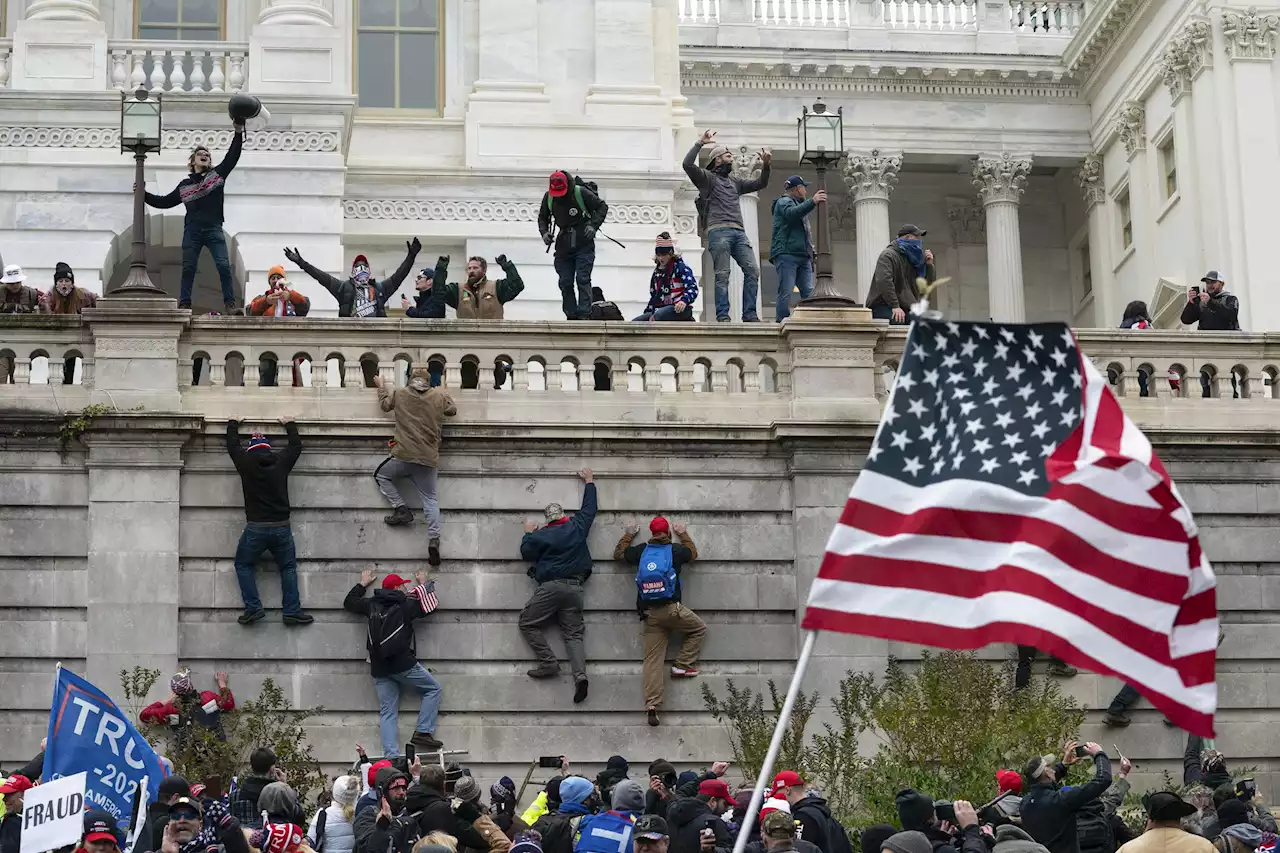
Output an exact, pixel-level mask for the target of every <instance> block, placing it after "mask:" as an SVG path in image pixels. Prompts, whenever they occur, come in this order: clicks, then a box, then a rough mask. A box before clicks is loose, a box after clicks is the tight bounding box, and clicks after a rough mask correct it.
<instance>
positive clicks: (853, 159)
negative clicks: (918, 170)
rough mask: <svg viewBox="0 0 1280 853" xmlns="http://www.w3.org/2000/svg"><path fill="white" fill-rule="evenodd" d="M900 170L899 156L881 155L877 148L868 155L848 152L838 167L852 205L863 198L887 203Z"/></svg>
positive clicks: (900, 160)
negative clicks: (881, 200)
mask: <svg viewBox="0 0 1280 853" xmlns="http://www.w3.org/2000/svg"><path fill="white" fill-rule="evenodd" d="M901 170H902V157H901V156H900V155H896V154H881V153H880V149H878V148H873V149H872V150H871V152H870V153H869V154H855V153H852V152H850V153H849V155H848V156H847V157H845V158H844V164H843V165H842V166H841V167H840V172H841V174H843V175H844V183H845V186H847V187H848V188H849V198H850V199H851V201H852V202H853V203H854V204H856V203H857V202H859V201H862V200H863V199H865V198H877V199H883V200H885V201H888V200H889V196H890V195H891V194H892V193H893V185H894V184H896V183H897V182H898V172H899V171H901Z"/></svg>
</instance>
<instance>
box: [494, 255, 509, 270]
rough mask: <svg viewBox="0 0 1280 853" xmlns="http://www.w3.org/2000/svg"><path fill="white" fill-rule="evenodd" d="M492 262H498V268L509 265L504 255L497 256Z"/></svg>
mask: <svg viewBox="0 0 1280 853" xmlns="http://www.w3.org/2000/svg"><path fill="white" fill-rule="evenodd" d="M494 260H495V261H497V262H498V266H500V267H506V265H507V264H508V263H510V261H508V260H507V256H506V255H498V257H496V258H494Z"/></svg>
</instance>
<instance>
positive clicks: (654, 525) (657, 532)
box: [649, 515, 671, 536]
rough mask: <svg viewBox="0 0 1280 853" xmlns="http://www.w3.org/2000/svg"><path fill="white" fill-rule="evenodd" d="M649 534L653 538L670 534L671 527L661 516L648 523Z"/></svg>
mask: <svg viewBox="0 0 1280 853" xmlns="http://www.w3.org/2000/svg"><path fill="white" fill-rule="evenodd" d="M649 532H650V533H652V534H653V535H654V536H661V535H662V534H663V533H670V532H671V525H670V524H668V523H667V520H666V519H665V518H663V517H662V516H660V515H659V516H655V517H654V519H653V521H651V522H649Z"/></svg>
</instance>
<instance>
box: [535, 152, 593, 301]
mask: <svg viewBox="0 0 1280 853" xmlns="http://www.w3.org/2000/svg"><path fill="white" fill-rule="evenodd" d="M608 215H609V205H607V204H605V202H604V199H602V198H600V196H599V195H598V194H597V192H596V187H595V185H594V184H583V183H582V182H581V181H579V180H578V179H576V178H574V176H573V175H570V174H569V173H568V172H565V171H559V172H552V173H551V179H550V180H549V181H548V182H547V191H546V193H545V194H543V196H542V205H541V206H540V207H539V208H538V231H539V233H541V234H542V242H544V243H546V244H547V245H548V246H550V245H551V244H552V243H555V244H556V251H555V267H556V275H557V276H558V277H559V279H560V301H561V306H560V307H561V309H562V310H563V311H564V318H565V319H566V320H586V319H589V318H590V316H591V270H592V269H593V268H594V267H595V263H596V232H597V231H598V230H600V226H601V225H603V224H604V220H605V217H606V216H608ZM553 223H554V229H558V234H556V233H553V230H554V229H553V227H552V226H553ZM575 281H576V283H577V289H578V292H577V295H576V296H575V294H574V284H575Z"/></svg>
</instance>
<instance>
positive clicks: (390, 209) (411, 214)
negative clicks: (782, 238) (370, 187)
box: [342, 198, 697, 234]
mask: <svg viewBox="0 0 1280 853" xmlns="http://www.w3.org/2000/svg"><path fill="white" fill-rule="evenodd" d="M342 218H343V219H400V220H427V221H432V222H535V221H537V219H538V203H537V202H533V201H471V200H444V201H441V200H429V199H420V198H389V199H381V198H369V199H365V198H344V199H343V200H342ZM689 219H693V221H694V223H696V221H697V219H696V217H687V216H677V217H675V218H674V222H673V217H672V215H671V208H669V207H668V206H666V205H663V204H615V205H610V206H609V221H610V222H617V223H622V224H626V225H667V224H674V225H675V227H676V232H677V233H684V234H690V233H693V229H692V228H688V229H687V230H686V226H687V225H688V220H689Z"/></svg>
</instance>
